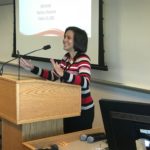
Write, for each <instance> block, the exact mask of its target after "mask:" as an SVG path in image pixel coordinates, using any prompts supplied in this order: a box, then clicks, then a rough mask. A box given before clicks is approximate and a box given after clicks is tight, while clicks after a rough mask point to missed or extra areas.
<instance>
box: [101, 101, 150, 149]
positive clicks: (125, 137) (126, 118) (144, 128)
mask: <svg viewBox="0 0 150 150" xmlns="http://www.w3.org/2000/svg"><path fill="white" fill-rule="evenodd" d="M99 104H100V109H101V113H102V118H103V123H104V128H105V132H106V137H107V140H108V146H109V149H110V150H138V148H139V147H138V146H143V149H145V150H149V149H150V104H148V103H143V102H129V101H120V100H111V99H101V100H99ZM139 141H140V142H139ZM141 141H142V142H141ZM140 144H141V145H140Z"/></svg>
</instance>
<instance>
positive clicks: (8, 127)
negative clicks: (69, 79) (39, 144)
mask: <svg viewBox="0 0 150 150" xmlns="http://www.w3.org/2000/svg"><path fill="white" fill-rule="evenodd" d="M0 98H1V99H0V117H1V118H2V150H23V146H22V142H25V141H27V140H33V139H36V138H43V137H48V136H52V135H58V134H62V133H63V120H62V118H65V117H71V116H78V115H80V112H81V89H80V86H76V85H70V84H65V83H58V82H51V81H47V80H43V79H40V78H34V77H25V76H23V77H21V79H20V80H18V79H17V76H15V75H4V76H0Z"/></svg>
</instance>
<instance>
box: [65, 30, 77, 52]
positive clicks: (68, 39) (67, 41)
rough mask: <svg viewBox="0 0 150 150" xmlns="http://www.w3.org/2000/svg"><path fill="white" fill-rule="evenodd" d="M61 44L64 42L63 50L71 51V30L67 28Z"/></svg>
mask: <svg viewBox="0 0 150 150" xmlns="http://www.w3.org/2000/svg"><path fill="white" fill-rule="evenodd" d="M63 44H64V50H66V51H68V52H69V51H72V50H74V48H73V47H74V32H73V31H71V30H68V31H67V32H66V33H65V35H64V39H63Z"/></svg>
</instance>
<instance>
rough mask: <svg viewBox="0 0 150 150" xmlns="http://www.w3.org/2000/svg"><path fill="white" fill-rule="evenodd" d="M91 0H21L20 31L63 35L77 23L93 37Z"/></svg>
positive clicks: (22, 32) (43, 34)
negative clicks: (67, 28) (66, 29)
mask: <svg viewBox="0 0 150 150" xmlns="http://www.w3.org/2000/svg"><path fill="white" fill-rule="evenodd" d="M91 14H92V12H91V0H20V1H19V31H20V32H21V34H23V35H41V36H63V35H64V30H65V28H66V27H67V26H68V24H69V25H72V26H74V25H76V26H78V27H81V28H82V29H84V30H86V32H87V34H88V37H91Z"/></svg>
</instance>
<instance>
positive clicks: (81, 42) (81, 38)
mask: <svg viewBox="0 0 150 150" xmlns="http://www.w3.org/2000/svg"><path fill="white" fill-rule="evenodd" d="M68 30H71V31H73V32H74V49H75V51H77V52H78V53H85V52H86V51H87V44H88V37H87V33H86V32H85V31H84V30H82V29H80V28H78V27H74V26H72V27H68V28H66V30H65V33H66V32H67V31H68Z"/></svg>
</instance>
